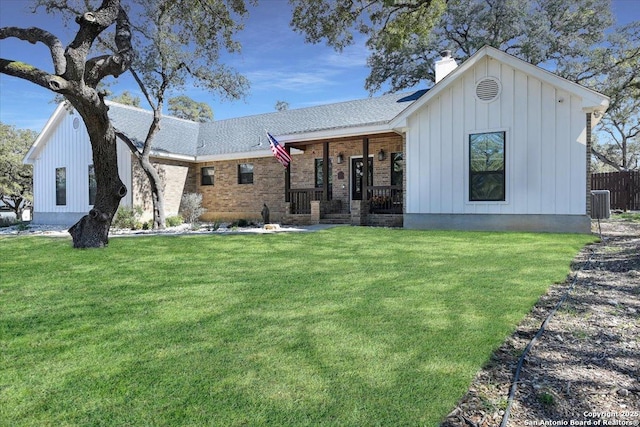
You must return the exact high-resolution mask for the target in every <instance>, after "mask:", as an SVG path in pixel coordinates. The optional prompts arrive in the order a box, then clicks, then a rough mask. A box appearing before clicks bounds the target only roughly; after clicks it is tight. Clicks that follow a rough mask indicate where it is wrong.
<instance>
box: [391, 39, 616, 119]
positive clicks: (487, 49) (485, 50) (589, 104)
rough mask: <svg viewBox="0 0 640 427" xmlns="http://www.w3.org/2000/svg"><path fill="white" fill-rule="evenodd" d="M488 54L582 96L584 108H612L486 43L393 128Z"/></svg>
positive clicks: (600, 98)
mask: <svg viewBox="0 0 640 427" xmlns="http://www.w3.org/2000/svg"><path fill="white" fill-rule="evenodd" d="M485 56H486V57H489V58H491V59H495V60H497V61H500V62H502V63H505V64H507V65H509V66H511V67H513V68H514V69H516V70H519V71H521V72H523V73H525V74H528V75H530V76H532V77H535V78H536V79H538V80H540V81H543V82H545V83H547V84H549V85H552V86H555V87H557V88H559V89H561V90H564V91H566V92H569V93H572V94H575V95H577V96H579V97H581V98H582V108H583V109H584V110H585V111H587V110H588V109H592V111H600V112H604V111H606V109H607V108H608V107H609V98H608V97H607V96H605V95H603V94H601V93H598V92H596V91H594V90H592V89H589V88H587V87H584V86H582V85H580V84H578V83H574V82H572V81H570V80H567V79H565V78H562V77H560V76H558V75H556V74H554V73H552V72H551V71H547V70H545V69H543V68H540V67H538V66H535V65H533V64H530V63H528V62H526V61H524V60H522V59H520V58H516V57H515V56H512V55H509V54H508V53H505V52H503V51H501V50H499V49H496V48H494V47H491V46H484V47H482V48H481V49H480V50H478V51H477V52H476V53H475V54H474V55H472V56H471V57H470V58H469V59H467V60H466V61H465V62H463V63H462V64H461V65H460V66H459V67H457V68H456V69H454V70H453V71H452V72H451V73H449V74H448V75H447V76H446V77H445V78H444V79H442V80H441V81H440V82H438V83H437V84H436V85H434V86H433V87H431V89H429V90H428V91H427V93H426V94H424V96H422V97H421V98H419V99H418V100H417V101H416V102H414V103H413V104H411V105H409V106H408V107H407V108H406V109H405V110H404V111H402V112H400V113H399V114H398V115H397V116H396V117H395V118H394V119H392V120H391V123H390V124H391V127H392V128H394V129H398V128H403V127H405V126H406V120H407V118H408V117H409V116H411V115H412V114H413V113H415V112H416V111H417V110H419V109H420V108H422V106H424V105H425V104H427V103H428V102H429V101H430V100H431V99H433V98H435V97H437V96H438V95H439V94H440V93H441V92H442V91H444V90H445V89H446V87H447V86H448V85H449V83H451V82H452V81H454V80H455V79H456V78H457V77H458V76H459V75H461V74H463V73H465V72H466V71H467V70H468V69H470V68H471V67H473V66H474V65H475V64H476V63H478V62H479V61H480V60H481V59H483V58H484V57H485Z"/></svg>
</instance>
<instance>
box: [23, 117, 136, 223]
mask: <svg viewBox="0 0 640 427" xmlns="http://www.w3.org/2000/svg"><path fill="white" fill-rule="evenodd" d="M41 138H42V139H46V144H42V146H41V149H40V150H39V151H38V148H39V147H38V144H35V152H34V153H32V154H31V161H32V162H33V164H34V168H33V170H34V177H33V183H34V188H33V195H34V197H33V199H34V206H33V210H34V216H33V222H34V223H36V224H62V225H73V224H74V223H75V222H76V221H77V220H78V219H80V218H81V217H82V216H83V215H85V214H87V213H88V212H89V210H90V209H91V208H92V207H93V206H92V205H90V204H89V165H92V164H93V159H92V150H91V143H90V142H89V136H88V134H87V131H86V128H85V125H84V122H83V121H82V118H81V117H80V115H78V114H77V113H75V112H72V113H70V112H68V111H66V110H64V108H62V109H60V107H59V109H58V110H56V112H55V113H54V114H53V116H52V118H51V119H50V121H49V122H48V123H47V125H46V126H45V128H44V130H43V131H42V133H41V134H40V136H39V137H38V139H41ZM57 168H66V184H67V185H66V204H65V205H56V169H57ZM118 170H119V174H120V179H121V180H122V182H123V183H124V184H125V185H126V186H127V188H128V189H129V192H128V194H127V196H125V198H123V199H122V201H121V205H128V206H131V191H130V190H131V154H130V152H129V149H128V147H127V146H126V145H124V144H123V143H122V142H120V141H118Z"/></svg>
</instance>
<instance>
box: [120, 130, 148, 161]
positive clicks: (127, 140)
mask: <svg viewBox="0 0 640 427" xmlns="http://www.w3.org/2000/svg"><path fill="white" fill-rule="evenodd" d="M113 130H114V131H115V134H116V136H117V137H118V138H120V139H121V140H122V142H124V143H125V144H127V147H129V150H131V152H132V153H133V154H134V155H135V156H136V158H140V156H141V153H140V151H139V150H138V147H137V146H136V144H135V143H134V142H133V141H132V140H131V138H129V137H128V136H127V135H126V134H125V133H124V132H122V131H120V130H118V129H116V128H114V129H113Z"/></svg>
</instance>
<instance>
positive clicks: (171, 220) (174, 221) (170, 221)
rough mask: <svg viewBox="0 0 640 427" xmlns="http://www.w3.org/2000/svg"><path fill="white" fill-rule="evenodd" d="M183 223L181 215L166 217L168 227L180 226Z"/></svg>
mask: <svg viewBox="0 0 640 427" xmlns="http://www.w3.org/2000/svg"><path fill="white" fill-rule="evenodd" d="M183 222H184V219H183V218H182V216H181V215H173V216H170V217H167V225H168V226H169V227H177V226H179V225H181V224H182V223H183Z"/></svg>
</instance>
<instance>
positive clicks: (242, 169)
mask: <svg viewBox="0 0 640 427" xmlns="http://www.w3.org/2000/svg"><path fill="white" fill-rule="evenodd" d="M238 184H253V163H241V164H239V165H238Z"/></svg>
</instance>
